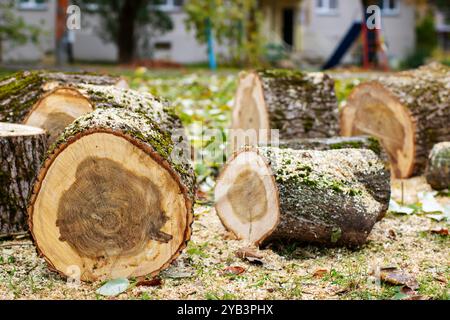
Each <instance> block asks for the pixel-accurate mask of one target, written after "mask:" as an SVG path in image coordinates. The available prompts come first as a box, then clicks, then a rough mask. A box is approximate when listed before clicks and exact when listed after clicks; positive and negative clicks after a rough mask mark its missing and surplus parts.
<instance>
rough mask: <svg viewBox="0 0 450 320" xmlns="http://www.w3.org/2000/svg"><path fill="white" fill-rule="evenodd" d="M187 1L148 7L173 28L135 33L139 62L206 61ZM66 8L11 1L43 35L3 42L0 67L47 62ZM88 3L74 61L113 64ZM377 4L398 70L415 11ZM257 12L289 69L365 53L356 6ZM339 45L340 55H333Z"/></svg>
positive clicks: (267, 0)
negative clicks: (291, 65) (190, 25)
mask: <svg viewBox="0 0 450 320" xmlns="http://www.w3.org/2000/svg"><path fill="white" fill-rule="evenodd" d="M188 1H189V0H186V1H183V0H159V1H158V3H157V4H153V5H152V8H153V9H157V10H158V11H161V12H164V13H165V14H167V16H168V17H169V18H170V20H171V21H172V27H171V29H170V30H169V31H167V32H161V33H155V32H152V29H151V27H146V28H143V29H140V30H139V40H138V41H137V44H138V45H137V48H136V55H137V56H138V58H142V59H156V60H168V61H173V62H176V63H181V64H192V63H201V62H205V61H207V59H208V53H207V48H206V45H205V44H204V43H199V42H198V40H197V38H196V35H195V32H194V30H188V29H187V28H186V25H185V20H186V18H187V16H186V15H187V14H186V12H185V10H184V6H185V5H186V2H188ZM68 2H69V1H60V0H17V2H16V5H15V7H14V13H15V14H16V15H17V16H19V17H22V18H23V19H24V21H26V23H27V24H30V25H34V26H36V27H39V28H40V29H41V30H42V32H41V34H40V36H39V41H37V42H35V43H32V42H27V43H24V44H20V45H17V44H15V45H13V44H10V43H8V41H4V43H3V50H2V51H3V61H6V62H42V61H43V62H45V61H50V60H51V59H52V57H53V56H54V53H55V49H56V47H57V43H58V39H57V38H58V34H57V30H58V29H57V24H58V21H57V14H58V12H59V13H60V14H61V11H64V10H65V9H66V8H65V6H66V5H67V4H68ZM91 2H92V4H91V8H90V10H89V12H83V11H82V24H81V29H80V30H75V31H74V33H73V34H72V35H71V37H72V38H73V40H72V41H73V58H74V59H75V60H77V61H83V62H116V61H118V58H119V57H118V48H117V45H116V44H115V43H114V42H113V41H109V42H108V41H105V39H104V37H102V36H101V34H102V30H101V28H104V25H103V24H101V23H100V17H99V14H96V13H95V9H96V1H91ZM61 4H62V7H61ZM379 5H380V8H381V15H382V29H381V31H380V35H379V37H380V39H381V40H382V42H383V43H382V45H383V46H384V47H385V53H386V57H387V59H388V60H389V62H390V64H391V65H394V66H397V65H398V64H399V63H400V61H403V60H405V59H407V58H408V56H409V55H411V54H412V53H413V51H414V50H415V46H416V42H417V39H416V26H417V19H418V16H419V14H418V12H417V11H418V10H417V5H416V4H415V2H414V1H408V0H381V1H379ZM258 6H259V11H260V12H261V14H262V29H263V32H262V34H263V35H264V37H265V39H266V42H267V48H268V50H269V51H270V52H271V55H272V58H273V56H275V59H277V57H276V56H277V55H280V56H283V58H282V59H283V60H288V61H292V62H293V63H294V64H295V63H296V62H303V63H308V64H311V65H315V64H316V65H321V64H323V63H325V62H326V61H327V60H329V59H331V58H332V56H333V55H335V58H339V59H338V62H340V63H348V64H352V63H357V62H358V61H359V60H360V56H361V51H362V50H364V48H363V47H362V46H361V43H360V42H358V41H354V40H355V38H357V37H358V36H359V32H360V31H359V29H358V30H357V28H356V29H355V28H354V26H355V25H357V24H358V23H361V20H362V12H363V8H362V2H361V1H360V0H303V1H300V0H260V1H259V2H258ZM449 12H450V11H449V10H444V11H442V10H436V11H435V31H436V33H437V35H438V39H439V42H438V44H439V46H440V48H441V50H443V51H446V52H448V51H449V50H450V37H449V34H450V24H449V21H448V20H449V19H448V17H449ZM63 13H64V12H63ZM212 18H213V17H212ZM352 27H353V29H352ZM352 30H353V31H354V32H353V31H352ZM355 30H356V31H355ZM103 31H104V30H103ZM352 32H353V33H355V34H352ZM345 41H347V42H348V43H344V42H345ZM226 46H227V45H226V44H221V45H217V46H216V52H217V54H219V55H220V54H222V55H226V54H227V50H226ZM339 46H341V49H342V50H341V51H343V52H336V51H337V50H338V48H339ZM344 49H345V50H344ZM336 54H337V56H336ZM280 59H281V58H280Z"/></svg>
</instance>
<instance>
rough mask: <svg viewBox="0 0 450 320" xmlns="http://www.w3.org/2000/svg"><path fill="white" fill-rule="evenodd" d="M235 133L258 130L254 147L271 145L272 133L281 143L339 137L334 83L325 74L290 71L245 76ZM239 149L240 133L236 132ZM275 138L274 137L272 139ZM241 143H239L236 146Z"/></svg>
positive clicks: (241, 78)
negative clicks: (263, 143)
mask: <svg viewBox="0 0 450 320" xmlns="http://www.w3.org/2000/svg"><path fill="white" fill-rule="evenodd" d="M232 129H234V130H235V131H236V130H238V129H241V130H256V137H255V138H254V139H251V140H252V141H251V142H250V144H257V143H259V142H261V141H262V142H265V141H268V140H267V139H270V138H271V136H270V130H271V129H277V130H279V138H280V139H294V138H326V137H332V136H337V135H338V132H339V124H338V104H337V99H336V95H335V92H334V81H333V80H332V79H331V78H330V77H329V76H328V75H326V74H323V73H301V72H297V71H288V70H265V71H253V72H242V73H241V74H240V76H239V85H238V89H237V92H236V97H235V106H234V109H233V116H232ZM232 134H234V135H235V136H232V140H231V141H232V143H233V145H234V146H235V148H238V147H240V146H242V145H243V144H248V143H245V142H244V141H242V142H240V141H239V136H238V135H241V133H240V132H238V131H237V132H234V133H233V132H232ZM272 138H273V137H272ZM234 139H237V142H233V140H234Z"/></svg>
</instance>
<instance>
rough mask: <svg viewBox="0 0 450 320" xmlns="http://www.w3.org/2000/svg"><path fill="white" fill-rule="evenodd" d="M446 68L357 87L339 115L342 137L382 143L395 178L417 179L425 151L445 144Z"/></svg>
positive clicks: (448, 113)
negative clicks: (362, 137) (365, 136)
mask: <svg viewBox="0 0 450 320" xmlns="http://www.w3.org/2000/svg"><path fill="white" fill-rule="evenodd" d="M449 83H450V68H448V67H444V66H441V65H437V64H432V65H429V66H425V67H422V68H419V69H417V70H413V71H408V72H401V73H398V74H395V75H392V76H386V77H381V78H380V79H378V80H377V81H370V82H367V83H363V84H361V85H359V86H358V87H356V88H355V89H354V90H353V91H352V93H351V94H350V97H349V99H348V103H347V105H346V106H345V107H344V108H343V109H342V112H341V133H342V135H344V136H352V135H361V134H368V135H371V136H374V137H377V138H378V139H379V140H380V141H381V143H382V144H383V146H384V148H385V150H386V152H387V154H388V156H389V160H390V162H391V168H392V172H393V174H394V175H395V177H397V178H407V177H409V176H411V175H417V174H421V173H422V172H423V171H424V169H425V166H426V161H427V158H428V154H429V151H430V150H431V148H432V147H433V145H434V144H435V143H437V142H442V141H448V140H450V126H449V125H448V124H449V123H450V86H449Z"/></svg>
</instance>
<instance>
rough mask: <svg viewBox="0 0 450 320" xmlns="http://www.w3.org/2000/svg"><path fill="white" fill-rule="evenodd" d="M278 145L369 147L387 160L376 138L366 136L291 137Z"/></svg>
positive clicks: (290, 146) (300, 148)
mask: <svg viewBox="0 0 450 320" xmlns="http://www.w3.org/2000/svg"><path fill="white" fill-rule="evenodd" d="M279 147H280V148H282V149H286V148H290V149H294V150H318V151H325V150H336V149H369V150H372V151H373V152H375V153H376V154H377V155H378V156H379V157H380V158H381V159H382V160H383V161H386V160H387V155H386V153H385V151H384V149H383V147H382V146H381V144H380V142H379V141H378V140H377V139H376V138H372V137H368V136H359V137H357V136H355V137H334V138H317V139H291V140H281V141H280V143H279Z"/></svg>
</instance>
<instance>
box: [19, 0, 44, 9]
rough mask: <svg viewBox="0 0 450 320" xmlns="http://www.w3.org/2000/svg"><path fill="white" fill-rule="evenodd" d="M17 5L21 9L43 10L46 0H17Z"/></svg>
mask: <svg viewBox="0 0 450 320" xmlns="http://www.w3.org/2000/svg"><path fill="white" fill-rule="evenodd" d="M18 7H19V9H23V10H45V9H47V0H19V2H18Z"/></svg>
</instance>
